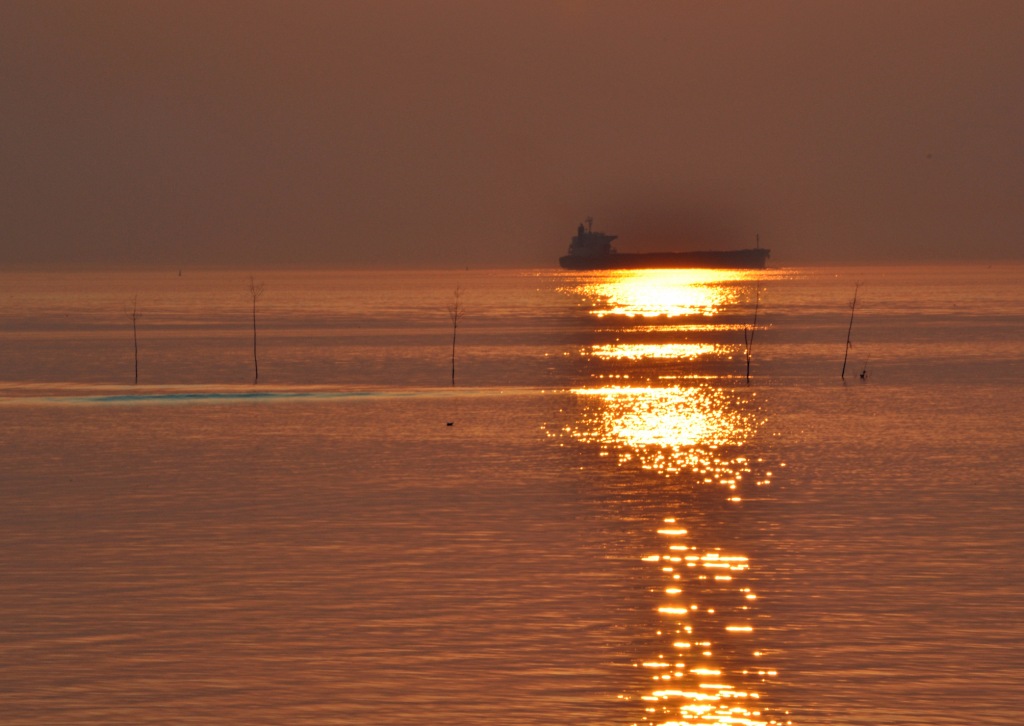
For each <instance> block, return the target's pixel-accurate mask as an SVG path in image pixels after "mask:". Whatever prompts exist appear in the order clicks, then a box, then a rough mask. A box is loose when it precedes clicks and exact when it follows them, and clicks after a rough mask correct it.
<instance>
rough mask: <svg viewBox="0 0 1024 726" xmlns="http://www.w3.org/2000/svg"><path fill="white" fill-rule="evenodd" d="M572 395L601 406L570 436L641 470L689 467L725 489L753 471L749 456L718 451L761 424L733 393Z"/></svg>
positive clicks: (657, 390) (595, 391)
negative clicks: (636, 464) (612, 452)
mask: <svg viewBox="0 0 1024 726" xmlns="http://www.w3.org/2000/svg"><path fill="white" fill-rule="evenodd" d="M573 393H575V394H576V395H578V396H581V397H583V398H585V399H587V400H595V401H597V402H598V405H597V406H594V407H591V408H590V410H589V411H586V412H585V413H584V415H583V416H582V417H581V420H580V421H579V422H578V423H577V424H576V427H575V429H574V430H572V431H571V433H572V434H573V436H575V437H576V438H577V439H579V440H581V441H584V442H592V443H598V444H600V445H602V446H603V447H605V448H606V449H615V450H617V452H618V459H619V463H620V464H624V463H626V462H629V461H632V460H634V459H635V460H637V461H638V462H639V463H640V465H641V466H642V467H643V468H645V469H649V470H653V471H658V472H661V473H664V474H673V473H677V472H680V471H684V470H687V469H688V470H691V471H693V472H694V473H698V474H700V475H702V476H703V478H704V480H705V481H707V482H708V483H715V482H717V483H721V484H723V485H724V486H729V485H731V484H733V483H735V482H736V481H737V479H738V477H742V476H743V475H744V474H747V473H749V472H750V468H749V465H748V463H747V460H746V458H745V457H742V456H736V457H735V458H732V459H726V458H724V457H723V456H722V453H721V452H720V451H719V449H720V448H721V447H726V446H730V447H735V446H739V445H741V444H743V443H744V442H745V441H747V439H748V438H749V437H750V436H752V435H753V432H754V430H755V428H756V426H757V422H756V420H755V419H754V417H753V415H752V414H750V413H749V412H747V411H745V410H744V409H743V407H742V406H741V405H740V404H739V403H738V402H737V401H736V400H735V399H734V395H735V394H732V393H731V392H729V391H725V390H722V389H717V388H712V387H710V386H697V387H688V388H686V387H683V388H680V387H651V386H648V387H629V386H604V387H600V388H578V389H574V390H573ZM666 529H668V528H666Z"/></svg>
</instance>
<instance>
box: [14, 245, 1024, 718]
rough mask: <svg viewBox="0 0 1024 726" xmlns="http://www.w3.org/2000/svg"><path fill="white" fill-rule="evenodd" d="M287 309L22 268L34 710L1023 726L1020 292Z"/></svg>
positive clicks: (324, 304)
mask: <svg viewBox="0 0 1024 726" xmlns="http://www.w3.org/2000/svg"><path fill="white" fill-rule="evenodd" d="M255 282H256V283H262V284H264V294H263V296H262V297H261V298H260V299H259V300H258V301H257V306H256V316H257V317H256V361H254V355H253V319H252V312H253V311H252V302H253V301H252V298H251V296H250V294H249V290H248V275H247V273H245V272H232V271H206V272H194V271H189V270H186V271H184V273H183V274H182V275H180V276H179V275H178V273H177V271H171V272H168V273H157V272H117V273H82V274H35V273H32V274H28V273H26V274H10V273H7V274H0V722H2V723H4V724H40V723H42V724H71V723H74V724H113V723H117V724H168V723H210V724H228V723H230V724H237V723H265V724H384V725H391V724H394V725H396V726H397V725H398V724H402V725H406V724H433V723H437V724H449V725H462V724H498V725H506V724H507V725H509V726H511V725H523V726H526V725H535V724H536V725H539V724H587V725H588V726H591V725H594V724H602V725H603V724H616V725H622V726H628V725H630V724H661V725H663V726H665V725H668V724H692V725H697V724H700V725H712V724H722V725H724V724H746V725H752V724H786V723H794V724H803V725H805V726H806V725H810V724H825V725H836V726H839V725H854V724H856V725H858V726H859V725H864V726H867V725H869V724H870V725H872V726H875V725H878V724H892V725H896V724H899V725H905V726H919V725H921V724H938V725H941V724H964V725H968V724H972V725H973V724H1006V725H1007V726H1009V725H1011V724H1013V725H1014V726H1016V725H1017V724H1020V723H1021V718H1022V716H1021V713H1022V712H1024V660H1022V655H1021V653H1022V652H1024V575H1022V567H1021V563H1020V558H1021V555H1022V553H1024V524H1022V516H1021V515H1022V504H1024V493H1022V485H1024V474H1022V472H1024V292H1022V290H1024V285H1022V282H1024V266H1021V265H1011V266H1005V265H1004V266H992V267H985V266H976V267H920V268H917V267H913V268H912V267H905V268H899V267H877V268H835V269H825V268H809V269H782V270H769V271H764V272H758V273H749V272H747V273H742V272H720V271H719V272H697V271H646V272H640V271H637V272H623V273H563V272H556V271H549V270H534V271H529V270H524V271H455V272H429V273H428V272H332V271H318V272H265V273H262V274H257V275H256V276H255ZM858 283H860V286H859V287H857V284H858ZM457 287H458V288H459V289H460V291H461V292H460V296H459V304H460V311H461V312H462V315H461V317H460V319H459V320H458V328H457V337H456V345H455V385H454V386H453V385H451V376H452V333H453V326H452V321H451V319H450V315H449V306H450V305H451V304H452V303H453V301H454V299H455V296H454V291H455V289H456V288H457ZM855 290H856V293H857V305H856V308H855V309H854V311H853V324H852V334H851V342H852V347H851V348H849V351H848V360H847V363H846V372H845V381H844V380H843V379H842V378H841V371H842V366H843V358H844V354H845V353H846V352H847V350H846V338H847V330H848V326H849V324H850V318H851V308H850V303H851V300H852V298H853V296H854V292H855ZM133 301H134V302H133ZM133 306H134V309H135V311H136V313H137V320H136V324H137V327H136V330H137V344H138V383H137V384H135V383H134V380H135V352H134V351H135V348H134V342H135V341H134V339H133V332H132V320H131V319H130V317H129V315H128V314H127V313H130V312H131V310H132V308H133ZM126 311H127V313H126ZM755 311H756V324H755ZM751 336H753V339H752V343H751V344H750V346H749V353H750V377H749V380H748V379H747V375H746V374H747V367H746V352H747V346H746V344H745V340H747V341H750V340H751ZM254 363H258V373H259V380H258V383H254V378H255V375H256V367H255V365H254ZM862 374H863V375H862Z"/></svg>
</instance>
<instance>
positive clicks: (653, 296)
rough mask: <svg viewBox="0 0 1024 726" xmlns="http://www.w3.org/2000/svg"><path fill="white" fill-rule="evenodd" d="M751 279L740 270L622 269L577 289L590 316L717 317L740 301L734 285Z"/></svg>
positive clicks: (746, 273) (748, 274) (747, 273)
mask: <svg viewBox="0 0 1024 726" xmlns="http://www.w3.org/2000/svg"><path fill="white" fill-rule="evenodd" d="M748 277H750V273H749V272H742V271H737V270H696V269H695V270H619V271H615V272H612V273H607V274H605V275H602V276H601V277H600V279H598V280H594V281H591V282H587V283H585V284H583V285H581V286H580V287H579V288H577V289H576V292H577V293H579V294H582V295H583V297H584V298H586V299H587V300H589V301H591V303H592V305H593V308H592V310H591V313H592V314H594V315H596V316H598V317H604V316H605V315H625V316H629V317H643V318H653V317H659V316H666V317H670V318H672V317H679V316H684V315H703V316H710V315H714V314H715V313H716V312H717V311H718V310H719V309H721V308H722V307H724V306H725V305H729V304H734V303H735V302H737V301H738V299H739V298H738V293H737V291H736V289H735V287H732V286H730V285H727V284H725V283H732V282H735V281H737V280H743V279H747V278H748Z"/></svg>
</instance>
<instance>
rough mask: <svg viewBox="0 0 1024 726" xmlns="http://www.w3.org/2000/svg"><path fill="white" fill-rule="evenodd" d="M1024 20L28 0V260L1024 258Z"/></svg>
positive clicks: (1000, 5) (905, 14)
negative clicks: (603, 242) (732, 250)
mask: <svg viewBox="0 0 1024 726" xmlns="http://www.w3.org/2000/svg"><path fill="white" fill-rule="evenodd" d="M1021 38H1024V3H1020V2H1019V1H1018V0H1011V1H1008V2H997V1H992V0H986V1H985V2H979V3H969V2H949V1H947V0H921V1H915V2H909V1H899V0H858V1H857V2H839V1H835V2H833V1H830V0H793V1H791V2H771V3H768V2H754V1H751V2H687V1H675V0H673V1H668V0H665V1H660V2H655V1H653V0H652V1H646V2H638V3H627V2H624V1H622V0H616V1H614V2H611V1H586V2H584V1H582V0H578V1H572V2H571V1H558V0H542V1H526V0H514V1H513V0H509V1H497V0H495V1H489V2H478V1H476V0H472V1H470V0H466V1H460V2H454V1H452V0H431V1H430V2H427V1H417V2H413V1H412V0H408V1H404V2H391V1H388V0H374V2H326V1H324V2H319V1H310V0H305V1H304V0H298V1H296V0H287V1H286V0H282V1H281V2H258V1H257V2H254V1H249V0H247V1H245V2H236V1H234V0H231V1H228V0H214V1H212V2H211V1H209V0H197V1H189V2H181V1H180V0H174V1H167V2H155V1H149V2H137V1H135V0H121V1H116V2H112V1H108V0H94V1H92V2H79V1H78V0H71V1H66V2H56V1H49V0H8V1H7V2H4V3H2V4H0V67H2V68H3V72H2V73H0V109H2V110H3V112H2V113H0V140H2V141H0V168H2V169H3V173H2V174H0V185H2V187H0V219H3V225H2V227H0V264H4V265H11V264H49V263H55V264H62V265H69V264H70V265H95V264H117V265H125V264H160V265H164V264H166V265H172V266H198V265H203V264H235V265H239V266H243V267H252V266H258V265H275V264H287V265H309V264H332V265H357V266H366V265H372V266H410V265H412V266H439V267H444V266H465V265H470V266H484V265H496V266H510V265H529V266H553V265H554V264H555V259H556V258H557V256H558V255H560V254H563V253H564V250H565V247H566V246H567V245H568V241H569V238H570V236H571V235H572V234H573V232H574V230H575V227H576V225H577V224H578V223H579V222H580V221H581V220H582V219H583V218H584V217H585V216H587V215H593V216H594V217H595V218H596V223H595V227H598V228H602V229H604V230H605V231H608V232H610V233H614V234H618V235H619V237H620V239H619V242H618V245H619V247H620V248H621V249H624V250H626V249H628V250H636V251H641V250H650V249H659V248H665V249H668V248H673V247H675V248H723V247H733V246H748V245H751V244H752V243H753V241H754V235H755V234H758V233H759V234H760V236H761V243H762V245H764V246H768V247H771V248H772V249H773V250H774V253H773V260H772V261H773V263H774V264H779V265H784V264H798V263H815V262H875V261H930V260H957V259H1000V258H1008V257H1011V258H1016V259H1021V257H1022V256H1024V244H1022V238H1024V204H1022V203H1021V200H1020V196H1021V190H1024V133H1022V130H1024V43H1022V42H1021Z"/></svg>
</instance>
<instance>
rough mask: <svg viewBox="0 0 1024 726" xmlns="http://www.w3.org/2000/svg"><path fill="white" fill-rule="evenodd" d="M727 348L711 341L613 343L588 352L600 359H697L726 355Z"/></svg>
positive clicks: (595, 347)
mask: <svg viewBox="0 0 1024 726" xmlns="http://www.w3.org/2000/svg"><path fill="white" fill-rule="evenodd" d="M728 352H729V349H728V348H726V347H725V346H721V345H713V344H711V343H658V344H655V343H643V344H641V343H630V344H625V343H615V344H612V345H595V346H592V347H591V348H590V354H591V355H592V356H594V357H595V358H600V359H602V360H631V361H637V360H697V359H698V358H702V357H707V356H723V355H727V354H728Z"/></svg>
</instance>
